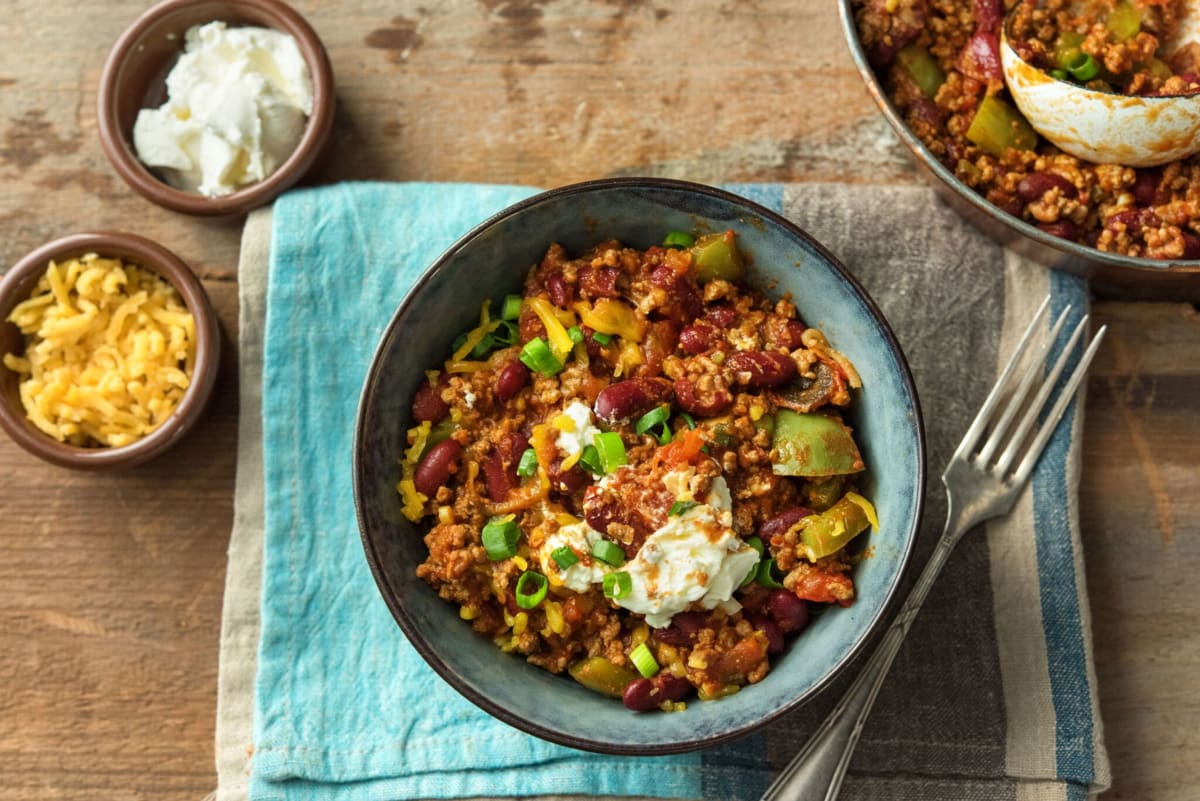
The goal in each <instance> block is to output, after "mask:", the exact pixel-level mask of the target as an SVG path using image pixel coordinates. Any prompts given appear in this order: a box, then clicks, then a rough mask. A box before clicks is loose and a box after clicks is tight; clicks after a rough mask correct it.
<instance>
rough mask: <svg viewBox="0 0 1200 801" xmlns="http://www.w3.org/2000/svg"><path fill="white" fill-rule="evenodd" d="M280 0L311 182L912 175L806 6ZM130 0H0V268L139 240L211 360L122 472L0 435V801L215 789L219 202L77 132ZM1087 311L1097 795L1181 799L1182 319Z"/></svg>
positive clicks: (230, 365) (222, 241)
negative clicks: (131, 164)
mask: <svg viewBox="0 0 1200 801" xmlns="http://www.w3.org/2000/svg"><path fill="white" fill-rule="evenodd" d="M295 5H296V7H297V8H298V9H299V10H300V11H301V12H302V13H303V14H305V15H306V16H307V17H308V19H309V20H310V21H311V22H312V24H313V25H314V27H315V28H316V29H317V31H318V32H319V33H320V34H321V36H322V37H323V38H324V40H325V43H326V46H327V47H328V50H329V53H330V56H331V57H332V60H333V64H334V69H335V72H336V74H337V82H338V95H339V100H340V105H339V110H338V115H337V126H336V131H335V145H336V147H335V149H334V151H333V155H332V157H331V159H330V160H329V162H328V163H327V164H326V165H324V167H323V168H322V169H321V170H320V172H319V174H318V176H317V179H318V180H322V181H334V180H344V179H379V180H390V181H411V180H428V181H486V182H510V183H524V184H531V185H539V186H553V185H558V184H563V183H568V182H572V181H576V180H582V179H587V178H593V177H598V176H602V175H634V174H652V175H663V176H672V177H682V178H688V179H693V180H698V181H710V182H720V181H755V180H768V181H821V180H840V181H858V182H864V181H874V182H883V183H889V182H890V183H912V182H915V181H916V180H917V178H916V175H915V173H914V172H913V170H912V169H911V167H910V165H909V163H908V161H907V160H906V158H905V156H904V154H903V153H902V151H901V150H900V149H899V148H898V146H897V145H895V144H894V143H893V142H892V140H891V138H890V137H889V136H888V133H887V131H886V128H885V124H884V123H883V121H882V118H881V117H880V115H879V114H878V113H877V111H876V109H875V107H874V106H873V105H872V103H871V101H870V99H869V97H868V95H867V93H866V91H865V89H864V88H863V86H862V85H861V84H860V81H859V78H858V76H857V74H856V73H855V72H854V69H853V66H852V64H851V62H850V58H849V56H848V54H847V52H846V50H845V48H844V45H843V44H842V37H841V32H840V29H839V26H838V22H837V19H836V14H835V11H834V5H833V4H832V3H827V2H825V3H816V2H794V1H792V2H788V1H787V0H758V1H757V2H745V3H729V2H716V1H715V0H696V2H689V3H686V4H685V3H682V2H676V3H672V2H670V0H658V2H656V3H651V2H643V0H602V1H601V0H597V1H596V2H586V1H585V0H557V2H555V1H552V0H479V1H478V2H466V0H461V1H460V2H445V3H428V2H423V3H422V2H413V1H412V0H401V2H394V1H390V2H389V1H385V0H358V2H341V3H333V2H319V1H318V0H296V2H295ZM144 7H145V5H144V4H143V3H139V2H133V0H120V1H119V2H117V1H116V0H106V2H103V3H80V2H72V1H71V0H37V1H36V2H35V1H34V0H14V1H13V2H9V3H6V4H4V8H3V17H4V20H3V23H2V24H0V234H2V235H3V236H2V237H0V264H4V265H8V264H12V263H14V262H15V261H16V260H17V259H18V258H19V257H20V256H21V255H22V254H23V253H25V252H26V251H28V250H30V249H32V248H33V247H34V246H36V245H37V244H39V243H41V242H44V241H47V240H49V239H51V238H53V237H56V236H59V235H62V234H66V233H69V232H73V231H78V230H85V229H95V228H122V229H127V230H131V231H135V232H139V233H142V234H144V235H147V236H149V237H151V238H153V239H156V240H158V241H159V242H162V243H163V244H165V245H166V246H168V247H170V248H172V249H173V250H175V251H176V252H177V253H178V254H179V255H180V256H182V257H183V258H184V259H185V260H186V261H188V262H189V263H190V264H191V265H192V266H193V267H194V269H195V270H196V271H197V272H198V273H199V274H200V275H201V276H202V277H203V278H204V279H205V283H206V286H207V288H208V291H209V292H210V293H211V295H212V299H213V301H214V303H215V305H216V307H217V309H218V311H219V314H220V316H221V320H222V323H223V325H224V329H225V332H226V333H227V335H228V336H227V339H226V342H225V348H224V353H223V356H224V358H225V362H224V367H223V375H222V377H221V380H220V384H219V386H218V390H217V400H216V402H215V404H214V407H213V409H212V411H211V413H210V415H209V417H208V419H207V421H206V422H205V423H204V424H203V425H202V427H201V428H200V430H198V431H197V432H195V433H194V434H193V435H192V436H191V437H190V438H189V439H188V440H187V441H186V442H185V443H183V444H182V445H181V446H180V447H179V448H177V449H176V450H175V451H173V452H172V453H170V454H168V455H167V456H165V457H163V458H162V459H160V460H159V461H157V462H155V463H154V464H152V465H149V466H146V467H143V468H141V469H138V470H134V471H132V472H129V473H126V474H123V475H83V474H75V473H71V472H68V471H64V470H61V469H57V468H54V467H50V466H48V465H45V464H42V463H41V462H39V461H37V460H36V459H34V458H33V457H31V456H28V455H26V454H25V453H24V452H23V451H20V450H18V449H17V448H16V446H15V445H13V444H11V443H10V442H9V441H8V440H7V439H0V799H21V800H22V801H24V799H28V798H34V797H36V798H43V799H66V798H78V799H89V800H90V799H93V798H138V799H153V801H166V800H167V799H198V798H200V797H202V796H203V795H204V794H205V793H207V792H208V791H209V790H211V789H212V788H213V787H214V785H215V773H214V768H213V725H214V713H215V699H216V680H217V639H218V630H219V622H220V613H221V595H222V587H223V580H224V574H225V547H226V544H227V542H228V537H229V530H230V525H231V518H232V500H233V480H234V463H235V462H234V450H235V443H236V412H237V383H236V371H235V358H236V349H235V346H234V342H235V339H236V328H237V325H236V323H237V284H236V281H237V272H236V263H237V249H238V235H239V231H240V224H241V221H240V220H231V221H227V222H211V221H204V220H197V219H190V218H186V217H182V216H179V215H176V214H173V213H171V212H168V211H165V210H162V209H159V208H157V207H155V206H152V205H150V204H149V203H147V202H146V201H144V200H142V199H141V198H140V197H139V196H137V195H134V194H133V193H132V192H130V191H129V190H128V189H127V188H126V187H125V185H124V184H123V183H122V182H121V181H120V179H118V178H117V177H116V175H115V173H114V172H113V171H112V170H111V169H110V168H109V166H108V164H107V162H106V161H105V159H104V157H103V155H102V154H101V151H100V147H99V142H98V138H97V133H96V115H95V111H94V104H95V89H96V82H97V79H98V77H99V73H100V67H101V64H102V62H103V59H104V56H105V54H106V52H107V49H108V47H109V46H110V44H111V43H112V42H113V41H115V39H116V38H117V36H118V35H119V34H120V32H121V31H122V29H123V28H124V27H125V25H127V24H128V23H129V22H130V21H131V20H132V19H133V18H134V17H135V16H136V14H137V13H138V12H139V11H140V10H141V9H142V8H144ZM635 110H636V113H635ZM864 224H867V225H869V222H865V223H864ZM1095 313H1096V317H1097V318H1098V320H1099V321H1100V322H1103V323H1107V324H1108V325H1109V326H1110V329H1111V333H1110V339H1109V341H1108V343H1107V344H1106V347H1105V348H1104V349H1103V351H1102V352H1101V355H1100V358H1099V360H1098V362H1097V364H1096V366H1095V367H1094V368H1093V373H1092V376H1091V380H1090V383H1089V388H1088V398H1087V406H1088V408H1087V432H1086V438H1085V442H1084V456H1085V459H1086V467H1085V471H1084V476H1083V485H1082V486H1081V488H1080V509H1081V514H1082V518H1083V528H1084V542H1085V548H1086V555H1085V558H1086V563H1087V580H1088V588H1089V591H1090V597H1091V605H1092V612H1093V615H1094V623H1095V648H1096V664H1097V672H1098V677H1099V683H1100V694H1101V706H1102V712H1103V715H1104V722H1105V724H1106V725H1105V729H1106V739H1107V742H1108V747H1109V751H1110V754H1111V757H1112V763H1113V773H1114V777H1115V784H1114V787H1113V789H1112V791H1110V792H1109V793H1108V794H1106V795H1105V796H1104V798H1105V800H1106V801H1117V799H1123V800H1124V799H1129V800H1130V801H1134V800H1137V801H1171V800H1172V799H1179V800H1180V801H1182V800H1183V799H1194V798H1195V797H1196V796H1195V794H1196V789H1195V788H1196V787H1197V786H1200V727H1198V726H1196V722H1197V721H1198V720H1200V700H1198V698H1200V644H1198V639H1197V636H1196V634H1195V630H1196V620H1197V619H1198V618H1200V600H1198V597H1200V595H1198V593H1196V592H1195V589H1194V587H1195V583H1196V582H1195V576H1196V575H1197V574H1198V573H1200V537H1198V536H1197V535H1198V534H1200V531H1198V528H1200V526H1198V524H1200V493H1197V492H1196V491H1195V486H1196V478H1195V476H1196V474H1197V470H1198V469H1200V425H1197V422H1196V414H1195V413H1196V409H1197V406H1196V402H1195V400H1194V399H1195V398H1196V397H1197V395H1198V394H1200V315H1198V314H1197V310H1196V309H1195V308H1194V307H1193V306H1191V305H1189V304H1182V303H1170V302H1156V303H1132V302H1122V301H1120V300H1105V301H1102V302H1099V303H1097V304H1096V305H1095ZM932 411H934V410H932V409H931V410H930V412H932Z"/></svg>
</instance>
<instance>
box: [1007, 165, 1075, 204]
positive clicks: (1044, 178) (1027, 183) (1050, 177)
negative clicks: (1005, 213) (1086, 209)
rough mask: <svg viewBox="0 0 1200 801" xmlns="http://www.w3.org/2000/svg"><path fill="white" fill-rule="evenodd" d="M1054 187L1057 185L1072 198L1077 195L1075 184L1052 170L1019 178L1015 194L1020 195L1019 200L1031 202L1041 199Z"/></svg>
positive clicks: (1064, 193)
mask: <svg viewBox="0 0 1200 801" xmlns="http://www.w3.org/2000/svg"><path fill="white" fill-rule="evenodd" d="M1055 187H1058V189H1059V191H1060V192H1062V193H1063V195H1065V196H1066V197H1071V198H1073V197H1077V196H1078V195H1079V190H1078V189H1076V188H1075V184H1073V183H1071V182H1070V181H1068V180H1067V179H1066V178H1064V177H1062V176H1061V175H1058V174H1057V173H1053V172H1031V173H1029V174H1028V175H1026V176H1025V177H1024V178H1022V179H1021V183H1019V184H1017V194H1018V195H1020V197H1021V200H1024V201H1025V202H1026V203H1032V202H1033V201H1035V200H1041V198H1042V196H1043V195H1045V194H1046V193H1047V192H1049V191H1050V190H1051V189H1053V188H1055Z"/></svg>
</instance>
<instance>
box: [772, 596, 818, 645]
mask: <svg viewBox="0 0 1200 801" xmlns="http://www.w3.org/2000/svg"><path fill="white" fill-rule="evenodd" d="M767 611H768V612H770V614H771V617H772V619H774V621H775V623H776V624H777V625H778V626H779V629H780V631H782V632H784V633H785V634H795V633H796V632H798V631H803V630H804V628H805V627H806V626H807V625H808V604H806V603H805V602H804V601H801V600H800V599H799V598H797V597H796V596H795V595H793V594H792V592H791V591H790V590H775V591H774V592H772V593H771V595H770V597H769V598H767Z"/></svg>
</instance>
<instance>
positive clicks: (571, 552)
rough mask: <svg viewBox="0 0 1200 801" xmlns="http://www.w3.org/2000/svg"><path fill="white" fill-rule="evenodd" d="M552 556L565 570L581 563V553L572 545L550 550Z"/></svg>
mask: <svg viewBox="0 0 1200 801" xmlns="http://www.w3.org/2000/svg"><path fill="white" fill-rule="evenodd" d="M550 558H551V559H553V560H554V562H555V563H556V564H557V565H558V566H559V567H560V568H561V569H563V570H566V569H568V568H569V567H571V565H574V564H578V563H579V554H577V553H575V549H573V548H572V547H571V546H570V545H564V546H562V547H561V548H555V549H554V550H553V551H551V552H550Z"/></svg>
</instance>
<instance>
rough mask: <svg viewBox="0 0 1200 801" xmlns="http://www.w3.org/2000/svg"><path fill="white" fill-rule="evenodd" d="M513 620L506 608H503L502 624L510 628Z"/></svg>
mask: <svg viewBox="0 0 1200 801" xmlns="http://www.w3.org/2000/svg"><path fill="white" fill-rule="evenodd" d="M514 622H515V620H514V618H513V616H512V615H510V614H509V613H508V610H507V609H505V610H504V625H506V626H508V627H509V628H510V629H511V628H512V626H513V623H514Z"/></svg>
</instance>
